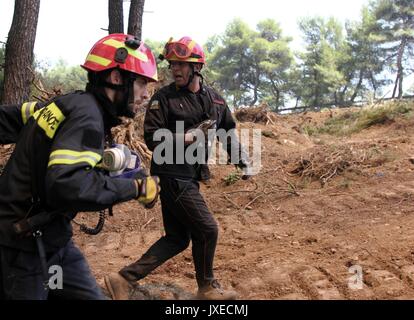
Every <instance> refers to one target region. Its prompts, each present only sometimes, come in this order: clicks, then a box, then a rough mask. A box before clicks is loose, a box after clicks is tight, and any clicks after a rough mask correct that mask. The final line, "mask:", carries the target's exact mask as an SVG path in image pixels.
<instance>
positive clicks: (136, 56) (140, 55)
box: [104, 39, 148, 62]
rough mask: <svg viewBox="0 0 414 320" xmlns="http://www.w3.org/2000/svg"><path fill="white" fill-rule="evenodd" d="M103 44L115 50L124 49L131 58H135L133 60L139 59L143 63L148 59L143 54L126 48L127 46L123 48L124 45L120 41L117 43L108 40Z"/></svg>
mask: <svg viewBox="0 0 414 320" xmlns="http://www.w3.org/2000/svg"><path fill="white" fill-rule="evenodd" d="M104 44H106V45H107V46H110V47H114V48H117V49H119V48H125V49H127V50H128V53H129V54H130V55H131V56H133V57H135V58H137V59H139V60H141V61H143V62H148V57H147V56H146V55H145V54H143V53H142V52H141V51H138V50H134V49H131V48H128V47H127V46H125V44H124V43H122V42H120V41H117V40H114V39H109V40H106V41H105V42H104Z"/></svg>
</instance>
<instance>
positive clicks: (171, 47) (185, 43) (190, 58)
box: [160, 37, 206, 64]
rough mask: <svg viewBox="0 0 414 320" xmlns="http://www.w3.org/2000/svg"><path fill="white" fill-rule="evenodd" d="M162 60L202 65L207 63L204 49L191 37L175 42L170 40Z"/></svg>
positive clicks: (161, 56)
mask: <svg viewBox="0 0 414 320" xmlns="http://www.w3.org/2000/svg"><path fill="white" fill-rule="evenodd" d="M160 58H161V60H164V59H167V60H168V61H185V62H194V63H202V64H204V63H205V62H206V56H205V54H204V50H203V48H202V47H201V46H200V45H199V44H198V43H197V42H195V41H194V40H193V39H191V38H190V37H183V38H181V39H180V40H178V41H173V39H172V38H170V40H169V41H168V42H167V43H166V45H165V47H164V52H163V53H162V54H161V55H160Z"/></svg>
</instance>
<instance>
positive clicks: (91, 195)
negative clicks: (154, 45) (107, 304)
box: [0, 34, 159, 300]
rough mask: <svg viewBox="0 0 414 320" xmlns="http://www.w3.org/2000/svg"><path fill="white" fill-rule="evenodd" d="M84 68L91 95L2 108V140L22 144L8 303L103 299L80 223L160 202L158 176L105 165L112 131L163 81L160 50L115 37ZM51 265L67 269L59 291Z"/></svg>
mask: <svg viewBox="0 0 414 320" xmlns="http://www.w3.org/2000/svg"><path fill="white" fill-rule="evenodd" d="M82 67H83V68H84V69H86V70H87V71H88V79H89V83H88V84H87V87H86V90H85V91H77V92H73V93H70V94H67V95H63V96H58V97H56V98H54V99H53V100H51V101H49V102H47V103H44V104H37V103H35V102H30V103H24V104H22V105H20V106H2V107H0V133H1V134H0V137H1V138H0V142H1V143H2V144H5V143H16V146H15V149H14V152H13V154H12V155H11V157H10V159H9V161H8V163H7V165H6V167H5V168H4V172H3V174H2V175H1V177H0V299H18V300H22V299H24V300H25V299H29V300H45V299H48V298H59V299H60V298H64V299H104V298H105V296H104V295H103V294H102V292H101V290H100V288H99V287H98V285H97V283H96V281H95V278H94V277H93V275H92V273H91V271H90V269H89V266H88V264H87V262H86V260H85V258H84V256H83V255H82V253H81V252H80V250H79V249H78V248H77V247H76V246H75V245H74V243H73V241H72V227H71V220H72V219H73V218H74V217H75V216H76V214H77V213H78V212H80V211H83V212H85V211H99V210H103V209H107V208H109V207H111V206H113V205H115V204H117V203H120V202H124V201H128V200H132V199H137V200H138V201H139V202H140V203H142V204H144V205H146V206H151V205H153V204H154V202H155V201H156V200H157V198H158V191H159V187H158V178H156V177H141V178H140V179H138V178H130V179H127V178H113V177H110V175H109V174H107V173H105V172H104V171H103V170H102V169H100V168H99V165H100V163H101V160H102V155H103V152H104V147H105V146H106V141H109V140H110V129H111V127H113V126H115V125H117V124H119V121H120V120H119V117H120V116H127V117H133V116H134V113H135V111H136V108H137V105H138V104H139V103H141V102H142V101H143V100H144V99H146V98H147V96H148V92H147V83H148V82H150V81H157V67H156V62H155V58H154V55H153V54H152V52H151V51H150V49H149V48H148V47H147V46H146V45H145V44H143V43H140V42H139V41H137V40H136V39H135V38H134V37H132V36H128V35H124V34H112V35H110V36H107V37H105V38H103V39H101V40H100V41H98V42H97V43H96V44H95V45H94V46H93V48H92V49H91V51H90V53H89V54H88V56H87V58H86V61H85V63H84V64H83V65H82ZM52 266H58V267H60V268H61V272H62V274H61V275H62V276H63V277H62V279H61V281H62V286H61V287H60V288H56V287H53V288H52V287H51V286H50V277H51V274H48V273H49V271H50V270H51V269H50V268H51V267H52ZM52 270H54V269H52ZM56 270H58V269H56ZM52 289H56V290H52Z"/></svg>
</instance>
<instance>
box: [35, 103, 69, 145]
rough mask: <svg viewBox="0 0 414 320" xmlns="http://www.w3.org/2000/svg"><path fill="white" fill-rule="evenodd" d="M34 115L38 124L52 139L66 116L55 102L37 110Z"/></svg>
mask: <svg viewBox="0 0 414 320" xmlns="http://www.w3.org/2000/svg"><path fill="white" fill-rule="evenodd" d="M34 117H35V119H36V121H37V124H38V126H39V127H40V128H42V129H43V131H44V132H45V133H46V135H47V136H48V137H49V138H50V139H53V137H54V136H55V134H56V131H57V129H58V128H59V126H60V124H61V123H62V122H63V121H64V120H65V118H66V117H65V116H64V115H63V113H62V111H61V110H60V109H59V107H58V106H57V105H56V104H55V103H54V102H53V103H51V104H49V105H48V106H47V107H45V108H44V109H42V110H38V111H36V112H35V114H34Z"/></svg>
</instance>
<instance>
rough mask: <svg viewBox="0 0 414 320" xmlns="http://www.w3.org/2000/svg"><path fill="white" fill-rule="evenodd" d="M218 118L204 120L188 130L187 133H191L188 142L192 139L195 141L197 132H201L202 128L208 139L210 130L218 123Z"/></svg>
mask: <svg viewBox="0 0 414 320" xmlns="http://www.w3.org/2000/svg"><path fill="white" fill-rule="evenodd" d="M216 122H217V121H216V120H205V121H203V122H201V123H200V124H199V125H198V126H197V127H195V128H192V129H190V130H188V131H187V132H186V135H187V136H188V135H191V138H190V139H189V138H187V139H186V140H187V142H188V141H191V142H194V141H195V140H196V138H197V132H200V131H199V130H201V132H202V133H203V134H204V137H205V138H206V139H208V130H210V129H214V128H215V125H216Z"/></svg>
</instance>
